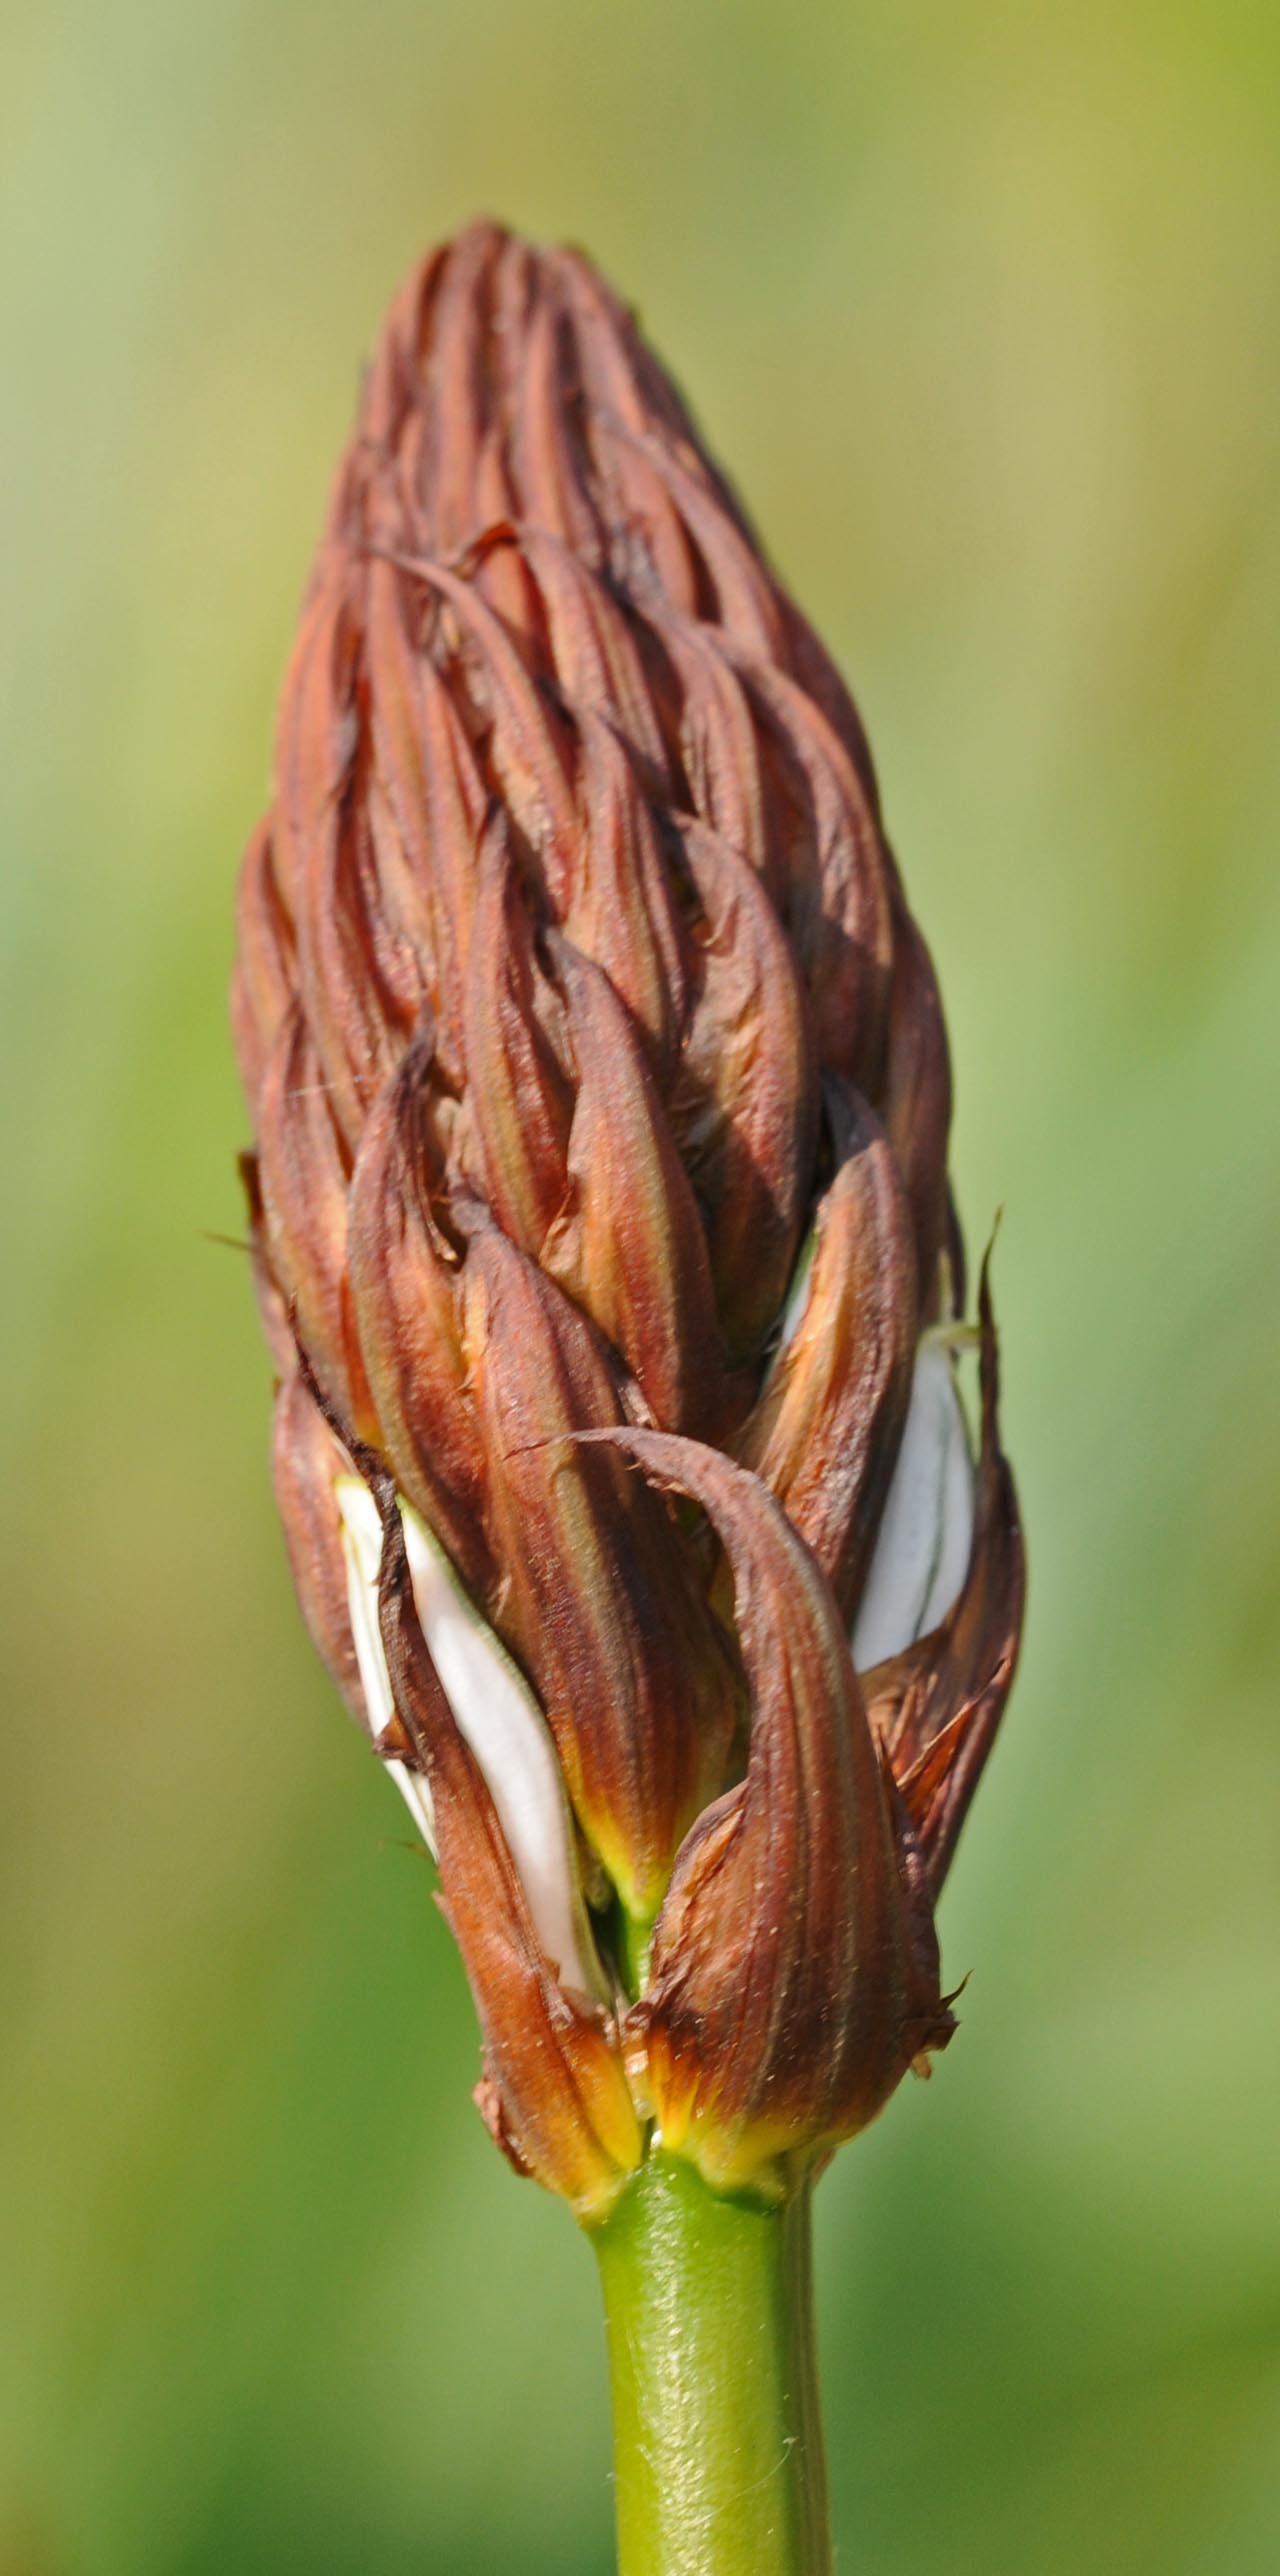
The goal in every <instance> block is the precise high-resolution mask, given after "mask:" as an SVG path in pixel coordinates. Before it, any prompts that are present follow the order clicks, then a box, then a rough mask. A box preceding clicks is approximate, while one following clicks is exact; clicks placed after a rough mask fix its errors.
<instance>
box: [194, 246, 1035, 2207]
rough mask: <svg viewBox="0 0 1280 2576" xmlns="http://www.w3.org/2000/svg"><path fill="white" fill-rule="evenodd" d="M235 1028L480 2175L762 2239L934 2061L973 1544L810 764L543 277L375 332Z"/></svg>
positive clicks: (622, 357)
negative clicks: (466, 2042) (466, 2060)
mask: <svg viewBox="0 0 1280 2576" xmlns="http://www.w3.org/2000/svg"><path fill="white" fill-rule="evenodd" d="M234 1022H235V1031H236V1039H237V1046H238V1051H239V1055H240V1062H241V1067H242V1071H243V1075H244V1080H245V1084H246V1089H247V1092H248V1096H249V1101H250V1108H251V1114H252V1119H253V1126H254V1136H255V1145H254V1151H253V1154H252V1155H251V1156H249V1157H248V1158H247V1159H246V1178H247V1183H248V1189H249V1198H250V1213H251V1219H252V1227H253V1237H254V1250H255V1270H256V1275H257V1280H258V1286H259V1293H260V1299H261V1303H262V1307H263V1313H264V1320H265V1323H266V1328H267V1332H268V1336H269V1339H270V1342H271V1347H272V1351H273V1354H274V1356H275V1360H276V1365H277V1368H278V1371H279V1377H280V1384H279V1392H278V1395H277V1398H276V1437H275V1472H276V1485H277V1492H278V1496H279V1501H280V1508H281V1512H282V1515H283V1519H284V1524H285V1530H286V1535H287V1539H288V1543H289V1549H290V1555H291V1561H292V1565H293V1571H294V1576H295V1580H296V1583H297V1587H298V1591H299V1594H300V1597H301V1600H302V1605H303V1608H304V1611H305V1613H306V1616H307V1619H308V1623H309V1625H310V1627H311V1631H312V1634H313V1636H314V1638H315V1641H316V1643H317V1645H318V1647H319V1649H320V1651H321V1653H322V1654H323V1655H324V1657H325V1659H326V1661H327V1663H328V1665H329V1668H330V1670H331V1672H332V1673H333V1676H334V1679H335V1681H336V1682H337V1684H338V1687H339V1689H340V1690H341V1691H342V1692H343V1694H344V1696H345V1697H346V1699H347V1701H348V1703H349V1705H350V1706H351V1708H352V1709H353V1711H354V1713H355V1714H356V1716H357V1717H358V1719H359V1720H360V1721H361V1723H362V1724H363V1725H364V1727H365V1728H366V1730H367V1732H368V1734H369V1735H370V1737H371V1739H372V1741H373V1743H374V1745H375V1747H376V1749H377V1752H378V1753H379V1755H380V1756H381V1758H382V1760H383V1762H384V1763H385V1764H386V1766H387V1768H388V1769H389V1770H390V1771H391V1773H392V1775H393V1777H394V1778H395V1779H396V1781H397V1783H398V1785H399V1786H400V1788H401V1789H402V1791H403V1793H404V1795H405V1797H406V1799H407V1801H408V1804H409V1807H410V1810H411V1813H412V1815H413V1817H414V1819H415V1822H416V1824H417V1826H418V1828H419V1829H420V1830H421V1832H422V1833H423V1835H424V1837H425V1838H426V1839H427V1841H428V1842H429V1843H430V1844H431V1846H432V1848H433V1849H434V1850H435V1851H436V1853H437V1855H438V1861H439V1868H440V1876H441V1886H442V1897H443V1903H444V1906H445V1910H446V1912H447V1914H448V1916H449V1919H450V1921H451V1923H452V1925H453V1927H454V1930H455V1933H456V1935H457V1938H458V1941H459V1944H460V1946H461V1949H462V1952H463V1956H464V1959H465V1962H466V1966H467V1970H468V1974H469V1976H470V1979H471V1983H472V1987H473V1990H474V1992H475V1996H476V2001H477V2005H478V2008H479V2012H480V2016H481V2020H482V2023H483V2028H484V2033H485V2043H486V2074H485V2079H484V2083H483V2085H482V2087H481V2095H480V2098H481V2101H482V2107H483V2108H484V2110H485V2113H486V2116H487V2117H488V2119H489V2121H490V2124H491V2125H492V2127H493V2128H494V2130H495V2132H496V2134H497V2135H498V2136H499V2138H500V2139H501V2141H502V2143H503V2144H504V2146H505V2147H506V2148H507V2150H508V2152H509V2153H510V2154H511V2155H512V2157H513V2159H514V2160H515V2161H516V2162H517V2164H519V2165H520V2166H521V2167H522V2168H524V2169H527V2170H530V2171H532V2172H533V2173H535V2174H536V2175H537V2176H538V2177H539V2179H540V2180H542V2181H543V2182H545V2183H547V2184H549V2185H550V2186H551V2187H552V2188H554V2189H556V2190H559V2191H561V2192H563V2193H564V2194H565V2195H566V2197H568V2198H569V2199H570V2200H571V2201H572V2202H573V2204H574V2205H575V2207H576V2208H577V2209H578V2210H579V2212H580V2213H581V2214H582V2215H583V2216H586V2217H596V2216H599V2215H601V2214H602V2213H603V2212H604V2211H605V2210H607V2208H608V2207H609V2206H610V2204H611V2202H612V2200H613V2199H614V2198H615V2197H616V2195H617V2193H618V2191H619V2189H620V2188H621V2186H622V2185H623V2183H624V2182H625V2180H626V2178H627V2176H628V2174H629V2173H630V2172H631V2171H632V2170H633V2169H634V2168H635V2167H636V2165H637V2164H638V2163H639V2162H640V2161H641V2160H642V2159H643V2157H644V2155H645V2154H646V2152H647V2148H648V2145H649V2143H650V2142H651V2141H652V2139H653V2137H654V2136H655V2135H656V2136H660V2138H661V2140H662V2143H663V2144H664V2146H665V2147H666V2148H667V2149H668V2150H669V2151H671V2152H673V2153H676V2154H680V2155H684V2156H687V2157H689V2158H691V2159H692V2160H693V2161H694V2162H696V2163H697V2164H698V2166H699V2167H700V2168H701V2170H702V2172H703V2173H704V2175H705V2176H706V2177H707V2179H708V2180H710V2181H711V2182H712V2183H713V2184H715V2185H717V2186H719V2187H722V2188H727V2189H739V2188H746V2189H757V2190H760V2191H764V2192H776V2191H778V2190H780V2189H785V2188H786V2187H787V2184H788V2182H789V2181H790V2180H791V2179H793V2178H795V2177H796V2176H798V2175H799V2174H801V2173H803V2172H804V2170H805V2169H806V2168H807V2167H809V2166H811V2165H812V2164H813V2163H814V2162H815V2161H816V2160H817V2159H819V2158H820V2157H821V2156H823V2155H825V2154H826V2153H827V2152H828V2151H829V2149H830V2148H831V2147H832V2146H833V2145H834V2144H835V2143H836V2142H837V2141H838V2140H839V2139H840V2138H842V2137H847V2136H849V2135H851V2134H852V2133H853V2132H854V2131H855V2130H856V2129H858V2128H860V2127H861V2126H862V2125H863V2124H864V2123H865V2122H866V2121H867V2120H868V2119H870V2118H871V2117H872V2116H873V2115H874V2113H875V2112H876V2111H877V2110H878V2109H879V2107H880V2106H881V2104H882V2103H883V2102H884V2101H885V2099H886V2098H887V2096H888V2094H889V2093H890V2092H891V2090H892V2089H893V2087H894V2085H895V2084H896V2083H897V2082H898V2080H899V2078H900V2077H901V2075H902V2074H903V2072H904V2071H905V2069H906V2068H907V2067H908V2066H909V2065H910V2064H912V2063H913V2062H916V2063H920V2062H922V2061H923V2060H924V2058H925V2056H926V2054H927V2052H928V2051H929V2050H931V2049H935V2048H938V2047H941V2046H942V2045H944V2044H945V2042H946V2040H947V2038H948V2037H949V2034H950V2031H951V2028H952V2021H951V2015H950V2013H949V2010H948V2007H947V2003H946V2001H945V2000H944V1998H943V1996H942V1993H941V1988H940V1977H939V1964H938V1950H937V1943H936V1938H935V1935H934V1928H933V1903H934V1899H935V1897H936V1894H937V1890H938V1887H939V1885H940V1882H941V1878H942V1875H943V1872H944V1870H945V1868H946V1865H947V1862H948V1860H949V1858H950V1854H951V1850H952V1848H953V1845H954V1841H955V1837H956V1833H957V1831H958V1829H959V1825H960V1823H961V1820H962V1817H963V1814H964V1810H965V1807H966V1805H967V1802H968V1799H969V1797H970V1795H971V1793H972V1790H973V1787H974V1784H975V1781H976V1778H977V1775H978V1772H979V1770H980V1768H981V1765H982V1763H983V1761H984V1759H985V1757H986V1754H987V1751H988V1749H989V1747H990V1743H991V1739H992V1736H993V1733H994V1730H995V1727H996V1724H997V1721H998V1719H999V1715H1000V1712H1001V1708H1002V1706H1003V1703H1004V1699H1005V1696H1006V1693H1007V1690H1008V1687H1009V1682H1010V1679H1011V1676H1012V1671H1013V1665H1014V1660H1015V1656H1016V1651H1017V1644H1018V1635H1019V1628H1020V1622H1021V1609H1022V1552H1021V1541H1020V1536H1019V1530H1018V1521H1017V1512H1016V1507H1015V1502H1014V1496H1013V1489H1012V1484H1011V1481H1010V1478H1009V1474H1008V1470H1007V1467H1006V1465H1005V1462H1004V1460H1003V1458H1002V1455H1001V1452H1000V1446H999V1439H998V1432H997V1423H996V1351H995V1333H994V1326H993V1322H992V1316H991V1307H990V1298H989V1293H988V1289H987V1282H986V1276H985V1271H984V1276H983V1280H982V1285H981V1291H980V1297H979V1308H978V1320H977V1324H976V1327H970V1328H966V1327H964V1326H963V1325H962V1324H961V1322H960V1320H959V1308H958V1303H957V1300H958V1298H959V1297H960V1296H961V1295H962V1293H963V1263H962V1256H961V1249H960V1239H959V1233H958V1229H957V1226H956V1222H955V1217H954V1212H953V1210H952V1207H951V1202H950V1197H949V1192H948V1187H947V1130H948V1121H949V1114H950V1084H949V1070H948V1060H947V1047H946V1038H945V1033H944V1029H943V1022H942V1015H941V1010H940V1006H939V1002H938V995H937V988H936V985H935V981H934V977H933V971H932V967H931V965H930V962H929V957H928V952H927V950H926V948H925V946H924V943H923V941H922V939H921V937H920V934H919V932H918V931H917V929H916V927H915V925H914V923H913V921H912V919H911V916H910V914H909V912H908V910H907V906H906V901H905V897H904V895H903V891H902V886H901V882H900V880H899V877H898V874H897V870H896V868H895V865H894V862H893V859H892V857H891V855H890V852H889V849H888V846H887V843H886V841H885V838H884V834H883V830H882V826H881V821H880V809H879V802H878V797H877V791H876V785H875V779H874V775H873V772H872V768H871V763H870V758H869V755H868V752H867V747H866V743H865V739H864V736H863V733H862V729H861V726H860V724H859V722H858V718H857V716H856V714H855V712H854V709H853V706H852V704H851V702H850V699H849V697H848V695H847V692H846V690H845V688H844V686H843V683H842V682H841V681H840V679H839V677H838V676H837V674H836V672H835V670H834V668H833V667H832V665H831V663H830V662H829V660H828V659H827V656H826V654H825V653H824V652H823V650H822V647H821V646H820V645H819V644H818V642H817V641H816V639H815V637H814V636H813V634H812V633H811V631H810V629H809V628H808V627H807V626H806V624H805V623H804V621H803V619H802V618H801V616H800V615H799V612H798V611H797V610H796V608H795V607H794V605H793V604H792V602H791V601H790V600H789V599H788V597H787V595H786V593H785V592H784V591H783V590H782V588H781V587H780V585H779V584H778V582H777V581H776V579H775V577H774V576H773V574H772V573H771V571H770V570H769V568H768V566H767V564H766V563H765V561H764V559H763V557H762V555H761V553H760V551H759V548H758V546H757V544H756V542H755V540H754V538H753V536H752V534H751V532H750V529H749V528H748V526H747V524H746V522H745V520H744V518H743V515H742V512H741V510H740V508H739V507H738V504H737V502H736V501H735V499H734V497H733V495H732V493H731V492H730V490H729V489H728V487H727V485H726V484H725V482H724V480H723V477H722V476H721V475H720V473H719V472H718V471H717V469H716V467H715V466H714V465H713V463H712V462H711V460H710V458H709V457H708V456H707V454H706V452H705V449H704V448H703V446H702V444H701V442H700V440H699V437H698V434H697V432H696V430H695V429H694V427H693V424H692V422H691V421H690V419H689V417H688V414H687V413H686V411H685V409H684V406H683V404H682V403H681V401H680V398H679V396H678V395H677V394H676V393H675V391H674V389H673V388H672V386H671V384H670V382H669V381H668V379H667V378H666V376H665V375H664V374H663V373H662V371H661V369H660V368H659V366H658V365H657V362H656V361H655V359H654V358H653V357H652V355H651V354H650V352H649V351H648V349H647V348H646V347H645V345H644V343H643V341H642V340H641V339H640V337H639V335H638V333H637V331H636V329H635V327H634V325H633V323H632V321H631V319H630V318H629V316H628V315H627V314H626V313H625V311H624V310H623V309H622V308H621V307H620V306H619V305H618V304H617V303H616V301H615V300H614V298H613V297H612V296H611V294H610V293H609V291H608V289H607V288H606V287H605V286H604V284H603V283H602V281H601V280H600V278H599V277H598V276H597V275H596V274H595V272H594V270H593V269H592V268H591V267H590V266H589V264H588V263H587V262H586V261H585V260H584V259H583V258H581V257H580V256H578V255H577V254H575V253H571V252H544V251H539V250H535V249H532V248H530V247H529V246H528V245H527V244H525V243H523V242H521V241H519V240H517V239H515V238H513V237H512V236H510V235H509V234H507V233H505V232H503V231H501V230H500V229H498V228H497V227H495V226H492V225H477V226H475V227H474V228H473V229H471V230H470V231H468V232H466V233H464V234H462V235H461V236H460V237H459V238H458V239H457V240H456V241H453V242H451V243H449V244H447V245H445V247H444V248H442V249H441V250H439V251H437V252H436V253H434V254H433V256H432V257H431V258H429V259H428V260H427V261H425V262H424V264H423V265H422V266H421V268H419V269H418V270H416V271H415V273H414V274H413V276H412V277H411V278H410V279H409V281H408V283H407V285H406V286H405V288H404V289H403V291H402V293H401V295H400V296H399V298H398V299H397V301H396V303H395V304H394V305H393V307H392V310H391V312H390V315H389V316H388V319H387V322H386V325H385V327H384V330H383V333H382V337H381V340H380V342H379V346H378V350H377V353H376V356H375V359H374V363H373V365H372V368H371V370H370V373H369V376H368V380H367V383H366V386H365V391H364V397H363V401H362V406H361V412H360V417H359V420H358V423H357V427H356V432H355V435H354V437H353V439H352V441H351V444H350V446H349V448H348V450H347V452H346V455H345V457H344V459H343V461H342V465H341V468H340V471H339V474H338V479H337V484H336V487H335V491H334V496H333V502H332V507H331V511H330V517H329V524H328V528H327V531H326V535H325V538H324V541H323V543H322V545H321V548H320V551H319V554H318V556H317V559H316V563H315V567H314V570H313V574H312V579H311V584H310V588H309V591H308V594H307V598H306V602H305V605H304V609H303V613H302V619H301V625H300V629H299V634H298V640H297V644H296V647H295V650H294V655H293V659H292V662H291V665H290V669H289V673H288V676H287V679H286V682H285V688H284V693H283V698H282V702H281V709H280V720H279V728H278V736H277V750H276V767H275V785H274V796H273V802H272V806H271V810H270V813H269V814H268V816H267V818H266V821H265V822H264V824H263V825H262V826H261V828H260V830H259V831H258V832H257V834H256V835H255V837H254V839H253V841H252V842H251V844H250V848H249V851H248V854H247V857H246V860H245V864H244V870H243V875H242V881H241V896H240V914H239V954H238V964H237V970H236V979H235V989H234ZM966 1334H967V1337H968V1338H969V1339H970V1340H976V1342H977V1344H978V1347H979V1357H980V1374H981V1388H982V1404H981V1424H980V1437H979V1441H978V1446H977V1454H976V1456H975V1455H974V1454H973V1451H972V1450H971V1446H970V1440H969V1433H968V1430H967V1427H966V1422H965V1416H964V1413H963V1410H962V1407H961V1403H960V1399H959V1396H958V1394H957V1390H956V1377H955V1358H956V1353H957V1351H958V1349H959V1348H960V1347H961V1345H962V1343H963V1342H964V1341H965V1339H966Z"/></svg>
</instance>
